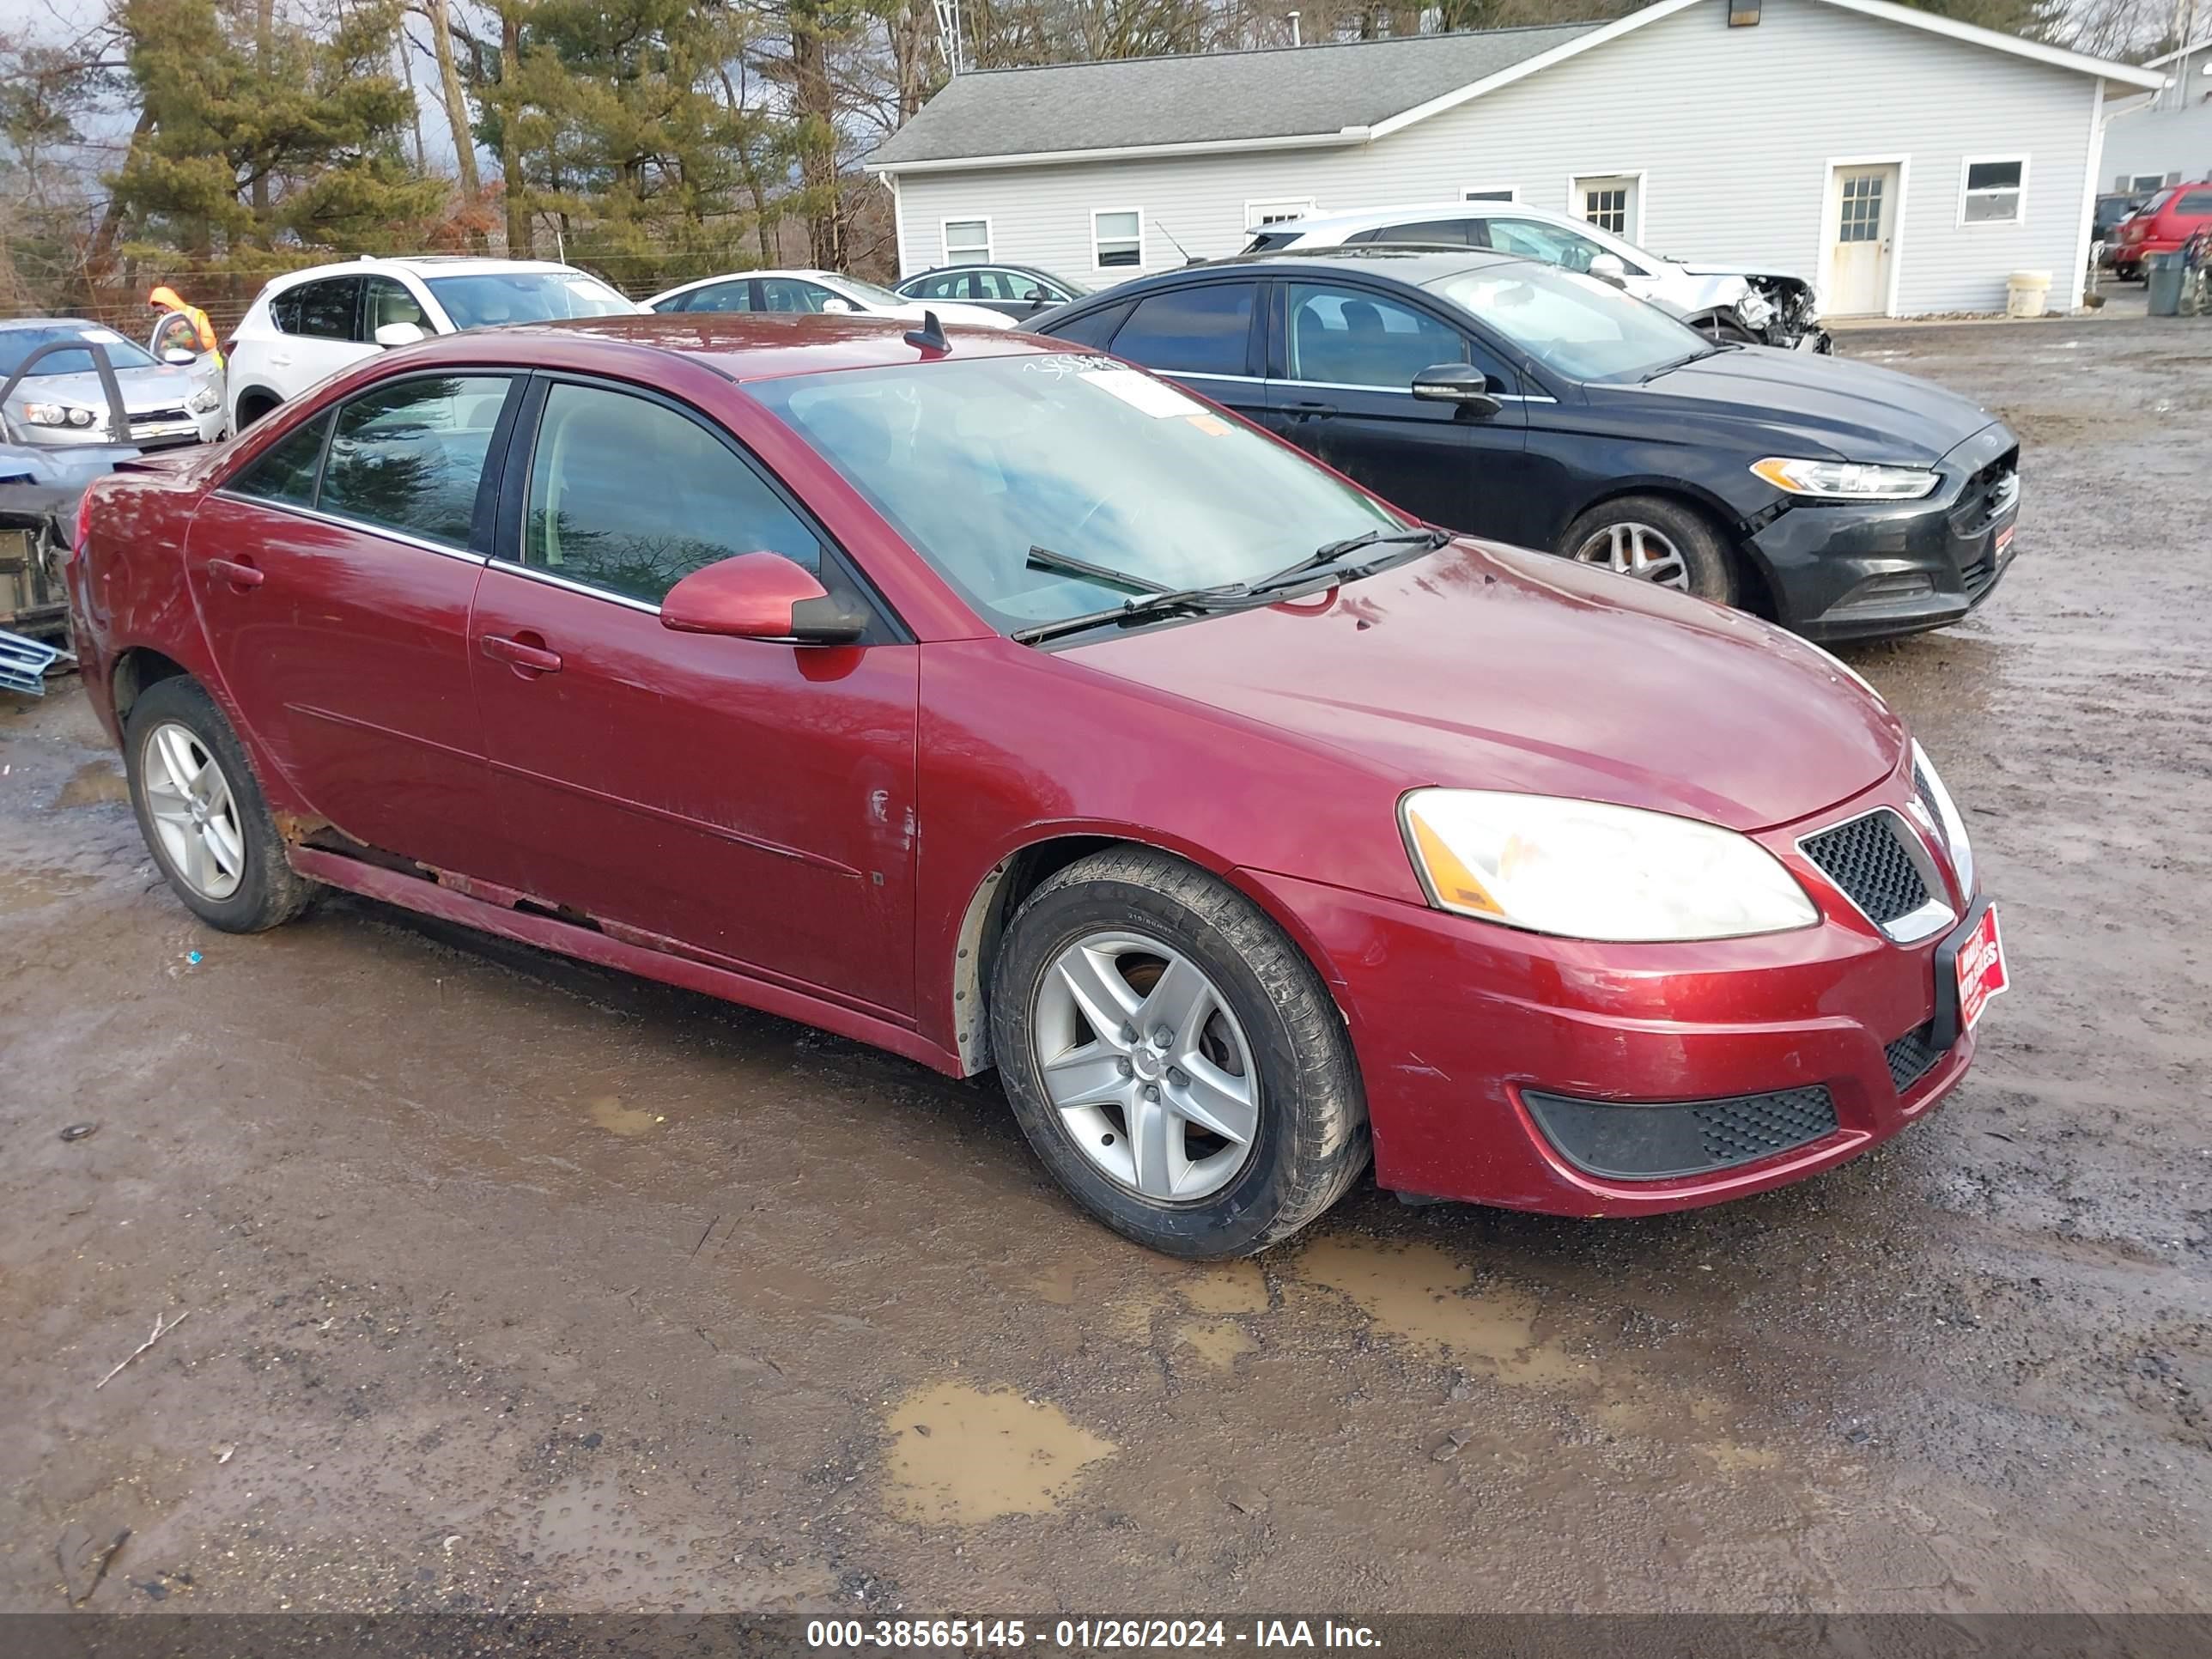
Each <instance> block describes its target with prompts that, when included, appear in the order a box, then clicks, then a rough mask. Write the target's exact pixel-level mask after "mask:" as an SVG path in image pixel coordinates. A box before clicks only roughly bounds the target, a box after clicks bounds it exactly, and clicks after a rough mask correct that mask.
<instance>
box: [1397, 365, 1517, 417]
mask: <svg viewBox="0 0 2212 1659" xmlns="http://www.w3.org/2000/svg"><path fill="white" fill-rule="evenodd" d="M1413 395H1414V396H1415V397H1416V398H1422V399H1425V401H1427V402H1429V403H1432V404H1458V405H1459V406H1460V408H1461V409H1462V410H1466V411H1467V413H1468V415H1470V416H1474V418H1476V419H1477V420H1485V419H1487V418H1488V417H1489V416H1492V415H1495V414H1496V413H1498V410H1501V409H1503V408H1504V407H1505V405H1504V404H1502V403H1500V402H1499V401H1498V398H1497V397H1496V396H1495V395H1493V394H1492V392H1491V390H1490V376H1488V375H1487V374H1484V373H1483V372H1482V371H1481V370H1480V369H1479V368H1476V367H1475V366H1474V364H1473V363H1437V364H1435V365H1433V366H1432V367H1431V368H1425V369H1423V370H1422V371H1421V372H1420V373H1419V374H1416V375H1415V376H1413Z"/></svg>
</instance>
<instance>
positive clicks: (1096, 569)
mask: <svg viewBox="0 0 2212 1659" xmlns="http://www.w3.org/2000/svg"><path fill="white" fill-rule="evenodd" d="M1025 562H1026V563H1027V565H1028V566H1029V568H1030V569H1031V570H1056V571H1058V572H1059V573H1060V574H1061V575H1063V576H1080V577H1082V578H1083V579H1084V580H1085V581H1094V582H1098V583H1100V584H1102V585H1103V586H1107V587H1118V588H1121V589H1122V590H1123V591H1124V592H1130V593H1165V592H1169V591H1170V589H1169V587H1168V585H1167V584H1166V583H1165V582H1156V581H1154V580H1152V578H1151V577H1150V576H1137V575H1132V574H1130V573H1129V572H1128V571H1126V570H1114V569H1109V568H1108V567H1107V566H1105V565H1103V564H1093V563H1091V561H1090V560H1088V559H1079V558H1077V557H1076V556H1074V555H1073V554H1071V553H1055V552H1054V551H1053V550H1052V549H1050V548H1048V547H1036V546H1032V547H1031V548H1030V556H1029V558H1028V559H1027V560H1026V561H1025Z"/></svg>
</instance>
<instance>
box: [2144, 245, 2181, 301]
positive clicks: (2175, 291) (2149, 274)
mask: <svg viewBox="0 0 2212 1659" xmlns="http://www.w3.org/2000/svg"><path fill="white" fill-rule="evenodd" d="M2185 274H2186V273H2185V271H2184V270H2182V268H2181V256H2180V255H2179V253H2154V254H2151V255H2149V256H2148V257H2147V258H2145V259H2144V260H2143V286H2144V287H2145V288H2147V289H2149V290H2150V314H2151V315H2152V316H2154V317H2171V316H2172V315H2174V314H2175V313H2177V312H2178V311H2179V310H2180V308H2181V279H2182V277H2183V276H2185Z"/></svg>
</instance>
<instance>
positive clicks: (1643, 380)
mask: <svg viewBox="0 0 2212 1659" xmlns="http://www.w3.org/2000/svg"><path fill="white" fill-rule="evenodd" d="M1720 355H1721V348H1720V347H1718V346H1717V345H1711V346H1707V347H1705V349H1703V350H1700V351H1693V352H1692V353H1691V354H1690V355H1689V356H1686V357H1677V358H1675V359H1674V361H1673V362H1666V363H1662V364H1660V365H1659V367H1658V368H1651V369H1646V370H1645V371H1644V373H1643V374H1641V375H1639V376H1638V378H1637V384H1638V386H1649V385H1650V384H1651V382H1652V381H1654V380H1657V379H1658V378H1659V377H1660V376H1661V375H1662V374H1673V373H1674V371H1675V370H1676V369H1678V368H1688V367H1689V366H1690V365H1691V364H1692V363H1702V362H1705V359H1706V358H1708V357H1717V356H1720Z"/></svg>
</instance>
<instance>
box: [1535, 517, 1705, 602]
mask: <svg viewBox="0 0 2212 1659" xmlns="http://www.w3.org/2000/svg"><path fill="white" fill-rule="evenodd" d="M1559 551H1560V552H1561V553H1563V554H1565V556H1567V557H1569V558H1571V559H1573V560H1575V561H1576V562H1577V563H1581V564H1594V565H1596V566H1598V567H1599V568H1601V569H1607V570H1612V571H1614V572H1617V573H1618V574H1621V575H1624V576H1633V577H1636V578H1637V579H1638V580H1642V581H1648V582H1651V583H1654V584H1656V586H1661V587H1672V588H1674V589H1676V590H1677V591H1678V592H1684V593H1694V594H1696V595H1697V596H1698V597H1699V599H1711V600H1712V601H1713V603H1714V604H1716V605H1734V604H1735V602H1736V579H1735V556H1734V555H1733V554H1731V553H1730V552H1729V549H1728V546H1727V544H1725V543H1724V542H1723V541H1722V540H1721V538H1720V534H1719V532H1717V531H1716V530H1715V529H1714V528H1713V526H1712V525H1711V522H1710V521H1708V520H1707V519H1706V518H1705V514H1703V513H1700V512H1699V511H1698V510H1697V509H1696V508H1695V507H1688V506H1686V505H1684V504H1683V503H1681V502H1680V501H1668V499H1666V498H1665V497H1664V496H1661V495H1623V496H1621V497H1620V498H1619V499H1617V500H1614V501H1601V502H1599V503H1598V505H1597V506H1595V507H1592V508H1590V510H1589V512H1587V513H1583V515H1582V516H1581V517H1580V518H1578V519H1577V520H1575V521H1574V522H1573V523H1572V524H1571V525H1569V526H1567V533H1566V534H1565V536H1563V537H1561V538H1560V539H1559Z"/></svg>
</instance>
